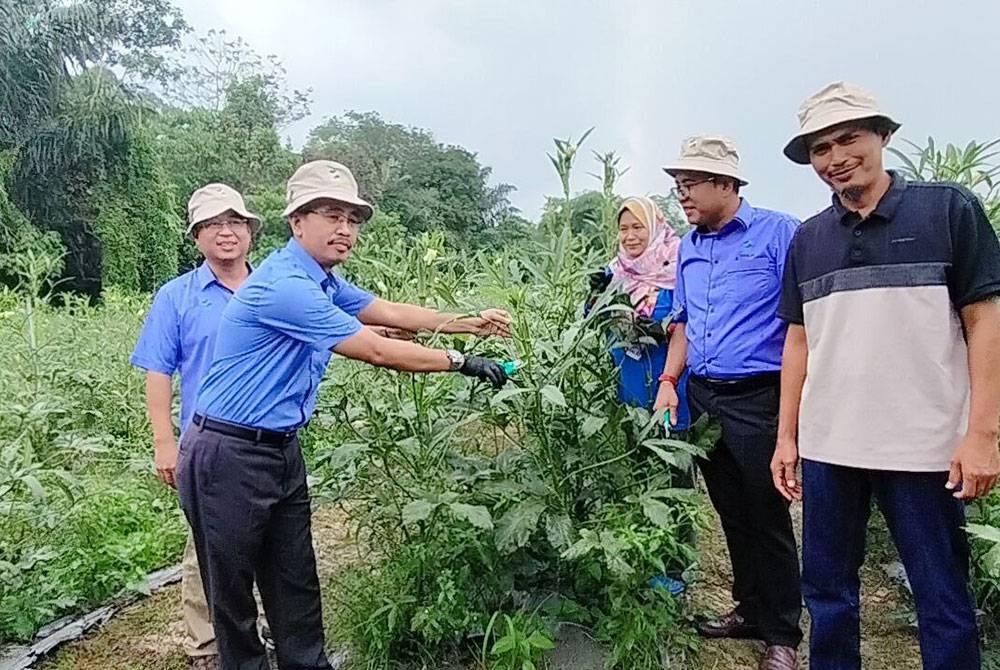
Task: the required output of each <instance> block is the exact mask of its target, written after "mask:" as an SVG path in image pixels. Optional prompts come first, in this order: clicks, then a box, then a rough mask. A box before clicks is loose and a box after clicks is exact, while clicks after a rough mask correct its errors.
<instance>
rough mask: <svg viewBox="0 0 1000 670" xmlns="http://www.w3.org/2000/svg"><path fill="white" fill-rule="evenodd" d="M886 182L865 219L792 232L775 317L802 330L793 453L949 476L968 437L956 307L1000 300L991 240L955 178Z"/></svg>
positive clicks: (819, 223) (818, 220)
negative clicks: (802, 378) (804, 359)
mask: <svg viewBox="0 0 1000 670" xmlns="http://www.w3.org/2000/svg"><path fill="white" fill-rule="evenodd" d="M890 174H891V176H892V186H891V187H890V188H889V190H888V191H887V192H886V194H885V195H884V196H883V198H882V200H881V201H880V202H879V204H878V206H877V207H876V208H875V210H874V211H873V212H872V213H871V214H870V215H869V216H868V217H867V218H865V219H861V218H860V217H859V216H858V214H857V213H854V212H851V211H849V210H847V209H845V208H844V207H843V205H842V204H841V203H840V200H839V199H838V198H837V196H836V195H835V196H834V198H833V206H832V207H829V208H827V209H826V210H824V211H822V212H820V213H819V214H817V215H816V216H814V217H812V218H811V219H809V220H808V221H806V222H805V223H804V224H803V225H802V226H801V227H800V228H799V230H798V231H797V232H796V235H795V237H794V239H793V240H792V245H791V247H790V249H789V252H788V253H789V255H788V260H787V262H786V265H785V275H784V280H783V288H782V296H781V302H780V305H779V308H778V315H779V316H780V317H781V318H782V319H784V320H785V321H787V322H789V323H794V324H801V325H804V326H805V331H806V339H807V341H808V351H809V358H808V368H807V376H806V382H805V386H804V388H803V392H802V404H801V406H800V410H799V417H800V418H799V451H800V455H801V456H802V458H806V459H810V460H814V461H820V462H824V463H833V464H837V465H846V466H852V467H860V468H872V469H880V470H904V471H925V472H933V471H945V470H948V465H949V461H950V459H951V457H952V455H953V453H954V450H955V448H956V447H957V446H958V443H959V441H960V440H961V439H962V438H963V436H964V435H965V431H966V427H967V425H968V413H969V370H968V354H967V350H966V344H965V338H964V335H963V330H962V324H961V321H960V318H959V311H960V310H961V309H962V308H963V307H965V306H967V305H970V304H972V303H975V302H979V301H982V300H987V299H990V298H992V297H994V296H997V295H1000V243H998V241H997V237H996V234H995V233H994V231H993V229H992V228H991V227H990V223H989V220H988V219H987V217H986V214H985V212H984V211H983V207H982V205H981V204H980V202H979V200H978V199H977V198H976V197H975V196H974V195H973V194H972V193H971V192H970V191H968V190H967V189H964V188H962V187H960V186H958V185H955V184H943V183H933V184H931V183H922V182H907V181H906V179H905V178H903V177H902V176H901V175H899V174H896V173H890Z"/></svg>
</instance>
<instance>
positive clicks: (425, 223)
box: [303, 112, 516, 246]
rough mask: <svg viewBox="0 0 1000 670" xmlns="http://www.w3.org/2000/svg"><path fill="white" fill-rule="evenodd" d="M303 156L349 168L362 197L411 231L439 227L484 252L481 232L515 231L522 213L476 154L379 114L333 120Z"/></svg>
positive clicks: (318, 129) (354, 114)
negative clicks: (518, 214) (492, 182)
mask: <svg viewBox="0 0 1000 670" xmlns="http://www.w3.org/2000/svg"><path fill="white" fill-rule="evenodd" d="M303 155H304V157H305V158H306V159H307V160H312V159H317V158H326V159H330V160H336V161H338V162H341V163H344V164H345V165H347V166H349V167H350V168H351V171H352V172H353V173H354V176H355V177H356V178H357V180H358V182H359V184H360V186H361V189H362V193H363V195H364V196H365V197H367V198H368V199H369V200H370V201H372V202H375V203H376V204H377V205H378V206H379V208H380V209H381V210H382V211H384V212H386V213H388V214H392V215H394V216H396V217H397V218H398V220H399V222H400V224H401V225H402V226H403V227H404V229H405V230H406V231H407V232H409V233H418V232H423V231H427V230H432V229H435V228H439V229H443V230H445V231H447V233H448V235H449V237H450V238H451V240H452V241H453V242H454V243H456V244H459V245H462V246H465V245H473V246H484V245H483V244H482V242H483V239H481V238H480V234H481V232H482V231H484V230H486V231H489V230H495V229H497V228H499V227H510V226H511V223H512V217H513V216H514V215H515V214H516V210H515V209H514V208H513V207H512V206H511V204H510V201H509V200H508V196H509V194H510V192H511V191H513V187H512V186H510V185H509V184H498V185H493V186H491V185H490V184H489V183H488V181H489V178H490V169H489V168H487V167H483V166H481V165H480V164H479V161H478V159H477V158H476V155H475V154H474V153H472V152H469V151H467V150H465V149H462V148H461V147H455V146H445V145H442V144H439V143H437V142H436V141H435V140H434V137H433V136H432V135H431V134H430V133H429V132H427V131H425V130H421V129H419V128H409V127H406V126H401V125H397V124H392V123H388V122H386V121H384V120H383V119H382V118H381V117H380V116H379V115H378V114H376V113H374V112H368V113H359V112H348V113H347V114H345V115H344V116H343V117H331V118H329V119H327V120H326V121H325V122H324V123H323V124H321V125H319V126H317V127H316V128H314V129H313V130H312V132H311V133H310V134H309V139H308V140H307V142H306V146H305V148H304V150H303ZM492 237H493V236H487V237H486V239H487V240H491V238H492Z"/></svg>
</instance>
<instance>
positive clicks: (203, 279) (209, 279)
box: [195, 261, 253, 291]
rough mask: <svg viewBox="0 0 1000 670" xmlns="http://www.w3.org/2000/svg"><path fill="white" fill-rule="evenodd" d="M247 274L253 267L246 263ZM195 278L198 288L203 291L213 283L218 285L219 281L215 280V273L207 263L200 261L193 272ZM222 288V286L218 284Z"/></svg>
mask: <svg viewBox="0 0 1000 670" xmlns="http://www.w3.org/2000/svg"><path fill="white" fill-rule="evenodd" d="M247 272H253V266H252V265H250V262H249V261H247ZM195 276H196V277H197V278H198V288H199V289H201V290H202V291H204V290H205V289H206V288H208V287H209V286H211V285H212V284H213V283H216V284H218V283H219V280H218V279H217V278H216V276H215V273H214V272H212V268H211V266H209V264H208V261H202V262H201V265H199V266H198V269H197V270H195ZM219 285H220V286H222V284H219Z"/></svg>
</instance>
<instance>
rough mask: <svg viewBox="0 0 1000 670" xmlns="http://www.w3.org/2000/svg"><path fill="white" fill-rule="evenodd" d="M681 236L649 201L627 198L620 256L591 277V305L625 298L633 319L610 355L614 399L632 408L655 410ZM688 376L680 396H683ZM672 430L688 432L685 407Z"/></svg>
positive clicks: (621, 221)
mask: <svg viewBox="0 0 1000 670" xmlns="http://www.w3.org/2000/svg"><path fill="white" fill-rule="evenodd" d="M680 244H681V238H680V236H679V235H678V234H677V233H676V232H675V231H674V229H673V228H671V227H670V224H669V223H667V220H666V217H664V216H663V212H662V211H660V208H659V206H658V205H657V204H656V203H655V202H653V200H652V199H651V198H646V197H632V198H627V199H626V200H625V201H624V202H623V203H622V206H621V208H620V209H619V210H618V256H617V257H616V258H615V259H614V260H612V261H611V263H610V264H609V265H608V267H607V268H605V269H604V270H601V271H599V272H596V273H594V274H592V275H591V277H590V283H591V301H590V303H591V304H593V301H595V300H596V298H597V296H598V295H599V294H600V293H603V292H604V291H605V290H607V289H608V288H611V289H614V290H618V291H621V292H623V293H625V294H627V295H628V296H629V300H630V302H631V304H632V309H633V318H632V319H631V321H630V322H629V323H628V324H627V325H626V327H625V328H622V329H620V330H621V331H623V332H621V333H619V334H620V335H621V337H619V338H618V339H619V340H620V341H619V342H616V343H615V346H613V347H612V349H611V356H612V358H613V359H614V361H615V365H616V367H617V368H618V371H619V382H618V397H619V398H620V399H621V400H622V402H624V403H626V404H628V405H632V406H634V407H645V408H647V409H649V410H652V408H653V401H654V400H655V398H656V390H657V387H658V386H659V382H658V377H659V375H660V372H661V371H662V370H663V364H664V362H665V361H666V358H667V344H668V342H669V332H668V331H669V327H668V325H669V319H670V315H671V313H672V311H673V307H674V287H675V285H676V280H677V251H678V249H679V248H680ZM686 385H687V378H686V377H685V378H683V379H682V380H681V381H680V387H681V388H678V393H677V395H678V397H680V398H686V397H687V393H685V389H684V387H686ZM677 413H678V416H677V423H676V425H675V426H674V427H673V430H675V431H683V430H685V429H687V427H688V424H689V421H690V413H689V411H688V407H687V403H682V404H681V406H680V407H678V410H677Z"/></svg>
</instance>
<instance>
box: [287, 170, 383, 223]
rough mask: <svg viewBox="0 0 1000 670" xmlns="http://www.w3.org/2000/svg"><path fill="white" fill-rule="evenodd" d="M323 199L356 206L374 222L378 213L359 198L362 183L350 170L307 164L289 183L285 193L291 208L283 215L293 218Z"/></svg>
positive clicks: (296, 172)
mask: <svg viewBox="0 0 1000 670" xmlns="http://www.w3.org/2000/svg"><path fill="white" fill-rule="evenodd" d="M320 198H330V199H331V200H337V201H339V202H343V203H347V204H348V205H356V206H358V207H360V208H361V209H363V210H364V211H365V214H364V217H365V218H366V219H369V218H371V216H372V213H373V212H374V209H373V208H372V206H371V205H370V204H368V203H367V202H365V201H364V200H362V199H361V198H360V197H359V196H358V182H357V180H356V179H355V178H354V175H353V174H351V171H350V170H349V169H348V168H347V166H345V165H341V164H340V163H336V162H334V161H325V160H323V161H311V162H309V163H306V164H305V165H303V166H302V167H300V168H299V169H298V170H296V171H295V174H293V175H292V178H291V179H289V180H288V188H287V190H286V192H285V199H286V200H287V202H288V206H287V207H285V211H284V212H282V213H281V215H282V216H289V215H290V214H292V213H293V212H294V211H296V210H297V209H299V208H300V207H302V206H303V205H308V204H309V203H310V202H312V201H313V200H319V199H320Z"/></svg>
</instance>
